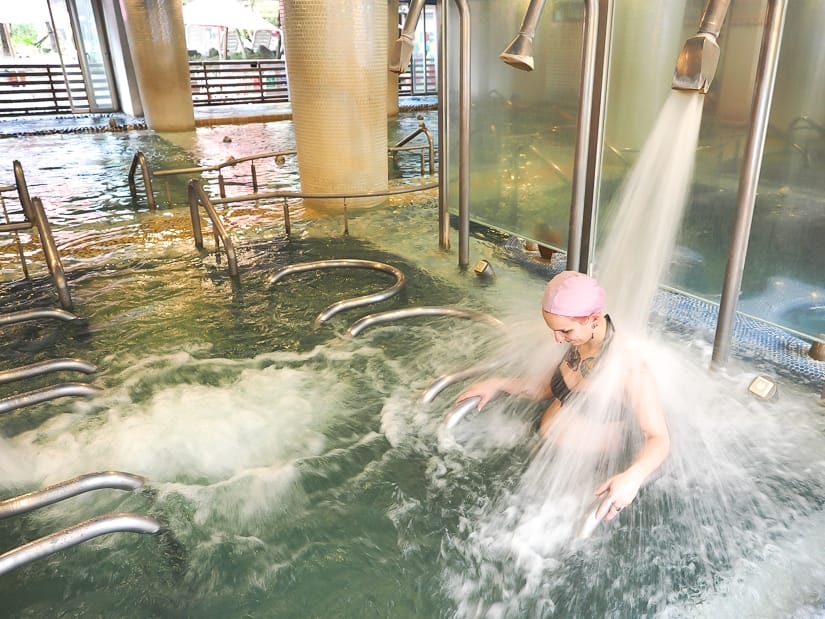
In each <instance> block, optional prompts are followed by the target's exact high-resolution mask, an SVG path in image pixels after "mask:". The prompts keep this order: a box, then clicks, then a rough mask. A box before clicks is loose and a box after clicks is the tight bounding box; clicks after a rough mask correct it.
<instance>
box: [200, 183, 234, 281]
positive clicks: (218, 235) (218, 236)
mask: <svg viewBox="0 0 825 619" xmlns="http://www.w3.org/2000/svg"><path fill="white" fill-rule="evenodd" d="M198 204H200V205H201V206H203V208H204V210H206V213H207V215H209V219H210V220H211V221H212V231H213V232H214V235H215V251H217V250H218V249H219V248H220V242H221V241H223V246H224V247H225V248H226V261H227V263H228V264H229V275H230V277H238V259H237V257H236V256H235V244H234V243H233V242H232V239H231V238H229V234H228V233H227V232H226V228H225V227H224V225H223V222H222V221H221V218H220V217H218V213H217V211H215V207H214V206H213V205H212V202H211V201H210V199H209V196H207V195H206V192H205V191H204V190H203V187H202V186H201V184H200V182H199V181H197V180H196V179H192V180H191V181H189V214H190V216H191V218H192V232H193V233H194V235H195V247H197V248H198V249H203V233H202V232H201V220H200V217H199V215H198Z"/></svg>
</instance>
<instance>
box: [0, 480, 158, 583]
mask: <svg viewBox="0 0 825 619" xmlns="http://www.w3.org/2000/svg"><path fill="white" fill-rule="evenodd" d="M145 482H146V480H145V479H144V478H143V477H140V476H139V475H133V474H131V473H123V472H120V471H102V472H98V473H89V474H86V475H80V476H78V477H75V478H72V479H68V480H66V481H62V482H60V483H57V484H54V485H52V486H48V487H46V488H42V489H40V490H36V491H34V492H29V493H26V494H21V495H19V496H16V497H12V498H10V499H5V500H3V501H0V519H3V518H10V517H12V516H17V515H20V514H25V513H28V512H31V511H34V510H36V509H40V508H41V507H45V506H47V505H53V504H55V503H58V502H60V501H63V500H66V499H69V498H71V497H75V496H78V495H79V494H83V493H85V492H90V491H92V490H101V489H105V488H111V489H116V490H137V489H139V488H141V487H143V485H144V484H145ZM161 531H162V525H161V523H160V522H158V521H157V520H155V519H154V518H152V517H151V516H147V515H145V514H135V513H123V512H121V513H113V514H105V515H102V516H95V517H94V518H89V519H88V520H84V521H82V522H79V523H77V524H75V525H73V526H70V527H67V528H65V529H61V530H59V531H56V532H55V533H51V534H49V535H46V536H43V537H40V538H38V539H36V540H33V541H31V542H28V543H26V544H23V545H22V546H18V547H17V548H13V549H11V550H9V551H7V552H5V553H3V554H2V555H0V575H3V574H6V573H8V572H10V571H12V570H15V569H17V568H19V567H22V566H24V565H27V564H29V563H31V562H32V561H35V560H37V559H40V558H43V557H46V556H48V555H51V554H54V553H56V552H59V551H61V550H64V549H66V548H70V547H72V546H76V545H78V544H80V543H82V542H85V541H87V540H90V539H92V538H95V537H99V536H100V535H108V534H110V533H120V532H128V533H146V534H150V535H155V534H158V533H161Z"/></svg>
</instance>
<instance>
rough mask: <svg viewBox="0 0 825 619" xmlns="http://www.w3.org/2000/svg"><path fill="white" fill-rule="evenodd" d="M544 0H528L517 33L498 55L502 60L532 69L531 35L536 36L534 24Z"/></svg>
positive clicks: (525, 69)
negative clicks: (528, 2)
mask: <svg viewBox="0 0 825 619" xmlns="http://www.w3.org/2000/svg"><path fill="white" fill-rule="evenodd" d="M545 1H546V0H530V4H529V5H528V6H527V11H526V12H525V13H524V19H523V20H522V22H521V28H520V29H519V32H518V34H517V35H516V36H515V38H514V39H513V40H512V41H510V45H508V46H507V47H506V48H505V49H504V51H503V52H501V54H499V56H498V57H499V59H500V60H501V61H502V62H506V63H507V64H509V65H510V66H512V67H515V68H516V69H521V70H522V71H532V70H533V37H535V36H536V26H538V23H539V18H540V17H541V12H542V11H543V10H544V3H545Z"/></svg>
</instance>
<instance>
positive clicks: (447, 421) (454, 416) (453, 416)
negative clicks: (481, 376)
mask: <svg viewBox="0 0 825 619" xmlns="http://www.w3.org/2000/svg"><path fill="white" fill-rule="evenodd" d="M479 402H481V396H480V395H477V396H473V397H472V398H467V399H466V400H462V401H461V402H459V403H458V404H456V405H455V406H454V407H453V409H452V410H451V411H450V412H449V413H447V416H446V417H444V425H445V426H447V428H448V429H451V428H454V427H455V426H456V424H457V423H458V422H459V421H461V420H462V419H464V417H466V416H467V414H468V413H471V412H475V413H477V412H478V403H479Z"/></svg>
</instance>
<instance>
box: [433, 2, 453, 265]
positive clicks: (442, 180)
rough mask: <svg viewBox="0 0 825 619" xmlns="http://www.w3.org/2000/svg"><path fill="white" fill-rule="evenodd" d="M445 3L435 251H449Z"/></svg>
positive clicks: (443, 10)
mask: <svg viewBox="0 0 825 619" xmlns="http://www.w3.org/2000/svg"><path fill="white" fill-rule="evenodd" d="M448 4H449V3H448V1H447V0H438V3H437V4H436V9H437V10H438V13H439V15H438V100H439V101H441V105H439V106H438V248H439V249H441V250H442V251H448V250H449V249H450V211H449V208H448V207H447V191H448V189H449V187H450V166H449V161H450V133H449V131H450V115H449V113H448V110H447V105H448V103H447V102H448V101H449V100H450V96H449V95H450V80H449V76H448V74H447V73H448V67H449V63H448V62H447V60H448V59H447V52H448V50H449V46H448V40H449V37H448V36H447V33H448V31H449V28H448V26H449V24H448V23H447V15H448V13H449V10H448Z"/></svg>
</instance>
